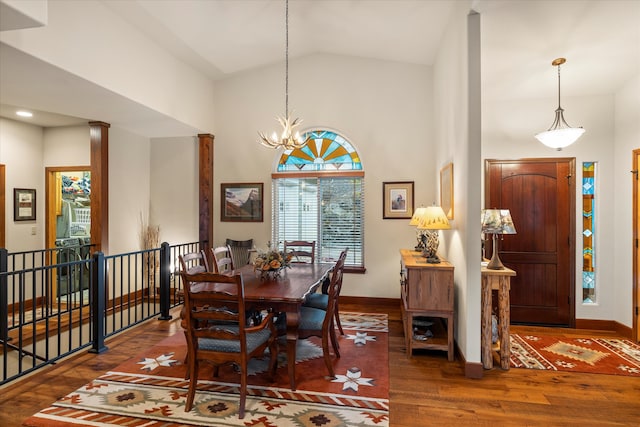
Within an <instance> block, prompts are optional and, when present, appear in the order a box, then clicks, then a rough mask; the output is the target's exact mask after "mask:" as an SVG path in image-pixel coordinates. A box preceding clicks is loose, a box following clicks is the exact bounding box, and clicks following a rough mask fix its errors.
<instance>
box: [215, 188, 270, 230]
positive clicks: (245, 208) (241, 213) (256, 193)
mask: <svg viewBox="0 0 640 427" xmlns="http://www.w3.org/2000/svg"><path fill="white" fill-rule="evenodd" d="M262 191H263V184H262V183H261V182H257V183H226V184H224V183H223V184H220V221H229V222H262V221H263V206H264V204H263V197H262V194H263V193H262Z"/></svg>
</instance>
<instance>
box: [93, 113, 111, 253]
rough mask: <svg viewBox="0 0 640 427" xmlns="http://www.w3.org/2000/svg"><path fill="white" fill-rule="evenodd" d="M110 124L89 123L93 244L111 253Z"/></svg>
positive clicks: (99, 249) (103, 251)
mask: <svg viewBox="0 0 640 427" xmlns="http://www.w3.org/2000/svg"><path fill="white" fill-rule="evenodd" d="M109 127H111V125H110V124H109V123H104V122H89V138H90V141H91V244H93V245H95V246H94V247H93V249H92V250H93V251H100V252H102V253H104V254H108V253H109Z"/></svg>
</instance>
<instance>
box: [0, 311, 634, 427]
mask: <svg viewBox="0 0 640 427" xmlns="http://www.w3.org/2000/svg"><path fill="white" fill-rule="evenodd" d="M340 308H341V310H344V311H360V312H385V313H388V314H389V329H390V330H389V369H390V390H389V398H390V426H392V427H405V426H411V427H417V426H420V427H422V426H446V425H457V426H477V425H480V426H482V425H500V426H504V425H513V426H525V425H526V426H538V425H540V426H550V425H554V426H568V425H580V426H596V425H597V426H631V425H633V426H638V425H639V424H640V379H638V378H632V377H622V376H614V375H597V374H576V373H559V372H543V371H536V370H529V369H511V370H509V371H502V370H500V369H493V370H490V371H484V377H483V378H482V379H475V380H474V379H468V378H465V376H464V370H463V367H462V366H461V364H460V361H459V360H458V359H456V361H454V362H448V361H447V357H446V353H444V352H429V353H420V354H418V353H416V354H415V355H414V357H413V358H411V359H408V358H407V357H406V354H405V350H404V338H403V333H402V323H401V319H400V309H399V306H398V307H396V306H395V305H394V306H388V307H385V306H376V307H369V306H363V305H353V304H342V303H341V307H340ZM172 315H173V320H171V321H168V322H166V321H159V320H151V321H150V322H147V323H145V324H143V325H141V326H138V327H136V328H133V329H131V330H129V331H127V332H125V333H123V334H120V335H118V336H116V337H113V338H112V339H110V340H108V341H107V346H108V347H109V350H108V351H107V352H105V353H103V354H98V355H96V354H91V353H87V352H81V353H80V354H79V355H77V356H73V357H70V358H68V359H66V360H64V361H61V362H59V363H58V364H56V365H55V366H51V367H47V368H44V369H41V370H40V371H39V372H37V373H36V374H35V375H32V376H31V377H29V378H26V379H23V380H20V381H17V382H14V383H12V384H9V385H7V386H5V387H3V388H2V389H0V396H1V397H0V425H1V426H6V427H10V426H19V425H20V424H21V422H22V420H24V419H25V418H27V417H29V416H30V415H32V414H34V413H35V412H37V411H38V410H40V409H41V408H44V407H46V406H48V405H50V404H51V403H52V402H54V401H55V400H57V399H58V398H60V397H62V396H64V395H66V394H68V393H69V392H71V391H73V390H75V389H77V388H79V387H80V386H82V385H83V384H86V383H87V382H89V381H90V380H91V379H93V378H95V377H97V376H98V375H100V374H102V373H103V372H106V371H108V370H109V369H112V368H114V367H116V366H117V365H119V364H120V363H121V362H123V361H124V360H126V359H128V358H130V357H131V356H133V355H135V354H137V353H139V351H140V348H143V347H146V346H152V345H154V344H155V343H156V342H158V341H160V340H161V339H163V338H164V337H166V336H168V335H171V334H173V333H175V332H177V331H179V330H181V328H180V325H179V308H178V309H174V310H173V311H172ZM534 330H535V331H539V330H541V329H540V328H527V327H522V326H518V327H513V328H512V331H517V332H518V333H524V332H526V331H534ZM553 332H554V333H563V334H566V335H575V334H577V333H579V332H580V331H576V330H573V329H562V330H557V329H554V330H553ZM589 333H591V334H592V335H593V334H595V333H594V332H592V331H589ZM600 335H604V336H611V333H602V334H600Z"/></svg>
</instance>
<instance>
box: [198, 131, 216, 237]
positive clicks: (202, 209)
mask: <svg viewBox="0 0 640 427" xmlns="http://www.w3.org/2000/svg"><path fill="white" fill-rule="evenodd" d="M213 138H214V136H213V135H211V134H208V133H201V134H198V141H199V149H198V163H199V164H198V172H199V174H198V179H199V189H200V190H199V191H200V194H199V197H198V200H199V213H198V215H199V220H198V223H199V227H198V230H199V234H198V237H199V240H200V241H201V242H202V241H205V240H206V241H207V242H208V244H207V247H213ZM203 249H206V248H203Z"/></svg>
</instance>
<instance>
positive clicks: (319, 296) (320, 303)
mask: <svg viewBox="0 0 640 427" xmlns="http://www.w3.org/2000/svg"><path fill="white" fill-rule="evenodd" d="M348 250H349V249H348V248H347V249H345V250H344V251H342V252H340V256H339V257H338V260H342V261H343V265H344V261H345V259H346V258H347V251H348ZM340 291H342V276H340V284H339V286H338V295H337V297H336V307H335V310H334V318H335V321H336V326H338V330H339V331H340V335H344V330H343V329H342V323H340V309H339V307H338V301H339V297H340ZM328 305H329V295H328V292H327V288H324V289H323V290H322V293H319V292H316V293H313V294H309V295H307V297H306V298H305V300H304V303H302V306H303V307H311V308H318V309H320V310H326V309H327V306H328Z"/></svg>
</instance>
